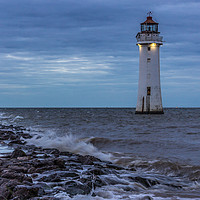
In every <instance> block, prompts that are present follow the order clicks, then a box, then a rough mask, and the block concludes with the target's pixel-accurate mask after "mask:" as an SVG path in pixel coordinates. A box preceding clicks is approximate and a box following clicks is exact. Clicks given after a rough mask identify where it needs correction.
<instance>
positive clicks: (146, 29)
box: [135, 12, 164, 114]
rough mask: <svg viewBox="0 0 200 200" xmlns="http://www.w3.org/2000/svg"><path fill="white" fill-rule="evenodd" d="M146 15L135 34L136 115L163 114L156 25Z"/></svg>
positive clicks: (159, 43)
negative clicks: (136, 67)
mask: <svg viewBox="0 0 200 200" xmlns="http://www.w3.org/2000/svg"><path fill="white" fill-rule="evenodd" d="M150 15H151V12H149V13H148V17H147V19H146V21H145V22H143V23H141V31H140V32H139V33H138V34H137V36H136V39H137V45H138V46H139V54H140V59H139V81H138V98H137V107H136V112H135V113H136V114H163V113H164V112H163V107H162V97H161V88H160V55H159V50H160V45H162V44H163V42H162V37H161V36H159V34H160V32H158V23H156V22H154V21H153V20H152V17H151V16H150Z"/></svg>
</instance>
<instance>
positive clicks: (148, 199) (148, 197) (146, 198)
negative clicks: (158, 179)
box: [140, 196, 153, 200]
mask: <svg viewBox="0 0 200 200" xmlns="http://www.w3.org/2000/svg"><path fill="white" fill-rule="evenodd" d="M140 200H153V198H152V197H150V196H144V197H142V198H140Z"/></svg>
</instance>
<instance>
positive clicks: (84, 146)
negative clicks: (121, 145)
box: [26, 130, 112, 161]
mask: <svg viewBox="0 0 200 200" xmlns="http://www.w3.org/2000/svg"><path fill="white" fill-rule="evenodd" d="M26 142H27V143H28V144H33V145H36V146H41V147H43V148H56V149H58V150H60V151H67V152H72V153H77V154H81V155H92V156H95V157H97V158H99V159H101V160H107V161H110V160H111V159H112V156H111V154H109V153H103V152H101V151H99V150H98V149H97V148H96V147H95V146H94V145H92V144H90V143H87V142H85V141H84V140H83V139H82V138H78V137H76V136H75V135H72V134H66V135H64V136H58V134H57V133H56V132H54V131H52V130H48V131H46V132H44V133H42V132H40V133H34V136H33V138H31V139H26Z"/></svg>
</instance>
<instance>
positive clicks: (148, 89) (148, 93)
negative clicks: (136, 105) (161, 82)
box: [147, 87, 151, 96]
mask: <svg viewBox="0 0 200 200" xmlns="http://www.w3.org/2000/svg"><path fill="white" fill-rule="evenodd" d="M150 95H151V87H147V96H150Z"/></svg>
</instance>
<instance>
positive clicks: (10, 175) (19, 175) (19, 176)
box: [1, 172, 25, 182]
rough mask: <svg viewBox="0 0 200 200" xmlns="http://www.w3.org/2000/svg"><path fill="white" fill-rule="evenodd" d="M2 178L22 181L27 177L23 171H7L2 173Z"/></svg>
mask: <svg viewBox="0 0 200 200" xmlns="http://www.w3.org/2000/svg"><path fill="white" fill-rule="evenodd" d="M1 177H2V178H7V179H9V180H10V179H16V180H17V181H19V182H22V181H23V180H24V178H25V175H24V174H22V173H16V172H6V173H4V174H2V175H1Z"/></svg>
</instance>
